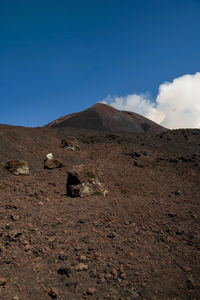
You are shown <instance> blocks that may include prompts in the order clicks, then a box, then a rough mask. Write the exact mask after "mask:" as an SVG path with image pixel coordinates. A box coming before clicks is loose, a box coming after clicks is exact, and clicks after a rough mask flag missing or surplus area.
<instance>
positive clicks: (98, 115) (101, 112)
mask: <svg viewBox="0 0 200 300" xmlns="http://www.w3.org/2000/svg"><path fill="white" fill-rule="evenodd" d="M46 126H48V127H72V128H82V129H93V130H98V131H107V132H129V133H145V132H148V133H161V132H163V131H166V128H164V127H162V126H160V125H158V124H156V123H155V122H153V121H151V120H149V119H147V118H145V117H143V116H141V115H139V114H136V113H134V112H127V111H119V110H117V109H115V108H113V107H111V106H109V105H106V104H103V103H97V104H95V105H93V106H91V107H90V108H88V109H86V110H84V111H81V112H79V113H74V114H71V115H67V116H64V117H61V118H59V119H57V120H55V121H53V122H51V123H49V124H48V125H46Z"/></svg>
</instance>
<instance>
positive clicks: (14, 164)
mask: <svg viewBox="0 0 200 300" xmlns="http://www.w3.org/2000/svg"><path fill="white" fill-rule="evenodd" d="M4 166H5V168H6V169H8V171H9V172H10V173H13V174H14V175H28V174H29V165H28V163H27V162H26V161H24V160H20V159H15V160H10V161H8V162H7V163H6V164H5V165H4Z"/></svg>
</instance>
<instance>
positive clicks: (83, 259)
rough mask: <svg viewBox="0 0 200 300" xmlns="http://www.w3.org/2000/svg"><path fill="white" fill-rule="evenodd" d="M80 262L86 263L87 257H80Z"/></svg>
mask: <svg viewBox="0 0 200 300" xmlns="http://www.w3.org/2000/svg"><path fill="white" fill-rule="evenodd" d="M79 260H80V261H86V260H87V257H86V256H85V255H80V256H79Z"/></svg>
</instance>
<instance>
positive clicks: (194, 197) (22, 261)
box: [0, 125, 200, 300]
mask: <svg viewBox="0 0 200 300" xmlns="http://www.w3.org/2000/svg"><path fill="white" fill-rule="evenodd" d="M68 134H70V135H75V136H77V137H78V139H79V141H80V147H81V149H80V150H76V151H72V150H69V149H66V148H62V147H60V143H61V139H62V138H63V137H64V136H66V135H68ZM49 152H52V153H53V154H54V156H55V157H57V158H59V159H61V160H62V161H63V162H64V167H62V168H57V169H52V170H48V169H44V168H43V160H44V158H45V156H46V154H47V153H49ZM16 158H19V159H24V160H26V161H28V162H29V165H30V174H29V175H26V176H25V175H24V176H20V175H18V176H16V175H13V174H11V173H9V172H8V171H7V170H6V169H5V168H4V166H3V165H1V166H0V176H1V177H0V299H1V300H27V299H31V300H32V299H34V300H36V299H37V300H43V299H44V300H48V299H49V300H50V299H62V300H66V299H69V300H71V299H74V300H75V299H77V300H78V299H117V300H118V299H121V300H122V299H131V300H133V299H143V300H144V299H170V300H172V299H173V300H175V299H177V300H178V299H193V300H194V299H196V300H197V299H200V281H199V278H200V264H199V261H200V260H199V257H200V256H199V254H200V230H199V225H200V210H199V205H200V202H199V200H200V130H176V131H171V132H166V133H162V134H159V135H154V136H153V135H152V136H144V135H137V136H134V137H131V136H128V135H127V136H124V135H115V134H106V133H95V132H84V131H81V132H80V131H78V130H76V131H75V130H70V129H65V130H64V129H53V128H34V129H31V128H29V129H28V128H23V127H19V128H17V127H11V126H4V125H1V126H0V162H1V163H4V162H6V161H7V160H9V159H16ZM89 163H93V164H95V166H96V167H98V168H99V169H100V170H101V171H102V172H103V174H104V181H105V184H106V186H107V188H108V195H107V196H106V197H103V196H98V195H93V196H88V197H84V198H71V197H68V196H67V195H66V182H67V172H68V171H69V170H70V169H71V168H72V167H73V166H74V165H80V164H86V165H88V164H89Z"/></svg>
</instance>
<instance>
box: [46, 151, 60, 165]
mask: <svg viewBox="0 0 200 300" xmlns="http://www.w3.org/2000/svg"><path fill="white" fill-rule="evenodd" d="M61 167H63V162H62V161H61V160H60V159H58V158H54V157H53V154H52V153H48V154H47V156H46V158H45V159H44V168H45V169H56V168H61Z"/></svg>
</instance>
